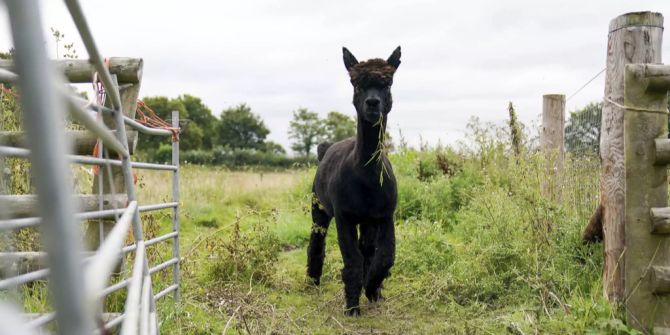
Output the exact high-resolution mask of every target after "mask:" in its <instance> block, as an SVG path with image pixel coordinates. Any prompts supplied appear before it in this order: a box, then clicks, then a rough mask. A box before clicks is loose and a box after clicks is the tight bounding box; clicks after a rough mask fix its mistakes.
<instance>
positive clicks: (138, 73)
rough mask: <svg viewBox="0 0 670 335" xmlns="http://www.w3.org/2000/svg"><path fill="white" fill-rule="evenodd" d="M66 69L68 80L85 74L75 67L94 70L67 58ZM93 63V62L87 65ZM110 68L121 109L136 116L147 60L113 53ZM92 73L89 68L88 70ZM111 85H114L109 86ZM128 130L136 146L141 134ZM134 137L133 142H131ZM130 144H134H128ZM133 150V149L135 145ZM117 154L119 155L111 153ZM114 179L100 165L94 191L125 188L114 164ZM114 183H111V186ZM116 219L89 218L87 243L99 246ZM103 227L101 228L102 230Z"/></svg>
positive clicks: (110, 122) (110, 120) (109, 121)
mask: <svg viewBox="0 0 670 335" xmlns="http://www.w3.org/2000/svg"><path fill="white" fill-rule="evenodd" d="M59 65H60V66H61V67H63V68H64V69H71V70H72V72H73V74H72V75H70V76H69V80H70V81H72V80H77V79H79V77H83V78H82V80H83V79H84V78H85V75H81V76H77V75H76V74H77V73H78V72H76V71H73V69H80V70H79V71H82V72H86V71H93V70H92V69H89V68H88V67H86V64H80V63H78V62H72V61H70V62H64V63H61V64H59ZM88 66H89V67H90V64H89V65H88ZM108 66H109V70H110V73H111V74H112V76H113V78H116V81H117V84H118V85H120V86H122V87H120V88H119V91H120V94H121V104H122V112H123V113H124V114H125V115H127V116H129V117H131V118H133V119H134V118H135V111H136V109H137V97H138V95H139V90H140V85H141V83H142V69H143V67H144V62H143V60H142V59H141V58H116V57H112V58H110V59H109V65H108ZM89 73H90V72H89ZM90 78H92V73H91V76H89V81H90ZM110 89H111V88H110ZM106 105H107V106H108V107H111V103H110V101H109V100H108V101H106ZM104 122H105V123H106V124H107V126H108V127H109V128H110V129H114V128H115V124H114V120H113V118H112V117H106V118H105V120H104ZM126 133H127V134H128V137H129V142H128V143H129V144H131V143H132V144H133V146H135V145H137V138H138V134H137V132H136V131H134V130H130V129H128V130H126ZM131 139H132V141H133V142H130V141H131ZM129 148H131V147H130V146H129ZM133 151H134V149H133ZM110 158H116V157H110ZM111 170H112V173H111V175H112V180H111V181H110V180H108V175H107V172H106V171H104V169H100V170H99V173H98V174H97V175H96V176H95V178H94V180H93V193H94V194H99V195H101V196H102V195H103V194H110V193H112V188H113V191H114V192H115V193H124V192H125V190H126V187H125V180H124V178H123V172H122V169H121V168H120V167H112V168H111ZM110 186H111V187H110ZM114 222H115V221H114V220H101V221H99V222H89V223H88V225H87V229H86V237H85V238H86V245H87V247H88V248H90V249H97V247H98V245H99V243H100V242H99V241H100V240H102V238H103V237H104V235H105V234H106V233H107V232H108V231H110V230H111V229H112V228H113V224H114ZM101 229H102V231H101Z"/></svg>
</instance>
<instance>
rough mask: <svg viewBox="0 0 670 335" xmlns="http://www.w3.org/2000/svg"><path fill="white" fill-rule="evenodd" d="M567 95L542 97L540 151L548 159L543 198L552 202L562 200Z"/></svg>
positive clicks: (542, 190) (546, 95)
mask: <svg viewBox="0 0 670 335" xmlns="http://www.w3.org/2000/svg"><path fill="white" fill-rule="evenodd" d="M564 129H565V95H563V94H545V95H543V96H542V131H541V132H540V150H541V152H542V155H543V156H544V157H545V158H546V159H547V162H546V164H547V165H546V176H547V178H545V179H544V180H542V185H541V192H542V196H543V197H545V198H547V199H551V200H552V201H560V199H561V187H560V186H561V183H560V180H561V178H562V172H563V156H564V147H563V143H564V142H565V132H564Z"/></svg>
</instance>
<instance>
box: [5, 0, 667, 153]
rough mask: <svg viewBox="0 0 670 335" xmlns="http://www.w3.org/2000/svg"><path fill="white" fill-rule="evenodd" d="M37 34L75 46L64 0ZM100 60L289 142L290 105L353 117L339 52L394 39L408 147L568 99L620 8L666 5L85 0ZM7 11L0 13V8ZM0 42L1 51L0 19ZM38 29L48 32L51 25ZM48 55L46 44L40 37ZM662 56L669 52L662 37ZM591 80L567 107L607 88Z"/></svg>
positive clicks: (397, 111)
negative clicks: (245, 118) (249, 113)
mask: <svg viewBox="0 0 670 335" xmlns="http://www.w3.org/2000/svg"><path fill="white" fill-rule="evenodd" d="M42 4H43V6H42V9H43V17H44V21H45V22H44V25H45V29H47V31H48V27H55V28H58V29H59V30H61V31H62V32H64V33H65V35H66V37H65V39H66V40H67V41H74V42H75V46H76V48H77V50H79V52H80V53H82V54H84V48H83V46H82V44H81V43H80V41H79V39H78V35H77V33H76V31H75V28H74V26H73V25H72V23H71V19H70V17H69V15H68V13H67V11H66V10H65V8H64V5H63V3H62V2H60V1H43V2H42ZM82 6H83V8H84V12H85V13H86V17H87V18H88V20H89V23H90V25H91V29H92V31H93V33H94V36H95V38H96V41H97V42H98V46H99V48H100V50H101V51H102V53H103V54H104V55H106V56H139V57H143V58H144V60H145V71H144V81H143V84H142V85H143V88H142V95H167V96H176V95H178V94H182V93H188V94H192V95H195V96H199V97H201V98H202V99H203V100H204V102H205V103H206V104H208V105H209V106H210V107H211V108H212V110H213V111H214V112H215V113H219V112H220V111H221V110H222V109H224V108H226V107H230V106H234V105H237V104H239V103H241V102H246V103H247V104H249V105H250V106H251V107H252V108H253V110H254V111H255V112H256V113H258V114H260V115H261V116H262V117H263V118H264V119H265V121H266V123H267V125H268V126H269V127H270V128H271V130H272V133H271V134H270V138H271V139H272V140H275V141H277V142H280V143H282V144H284V145H285V146H286V145H287V143H288V138H287V134H286V130H287V127H288V122H289V120H290V118H291V112H292V110H294V109H296V108H298V107H301V106H302V107H307V108H310V109H312V110H315V111H318V112H319V113H321V114H323V115H325V114H326V113H327V112H328V111H331V110H339V111H341V112H344V113H347V114H349V115H353V114H354V110H353V107H352V106H351V88H350V84H349V82H348V78H347V74H346V73H345V71H344V67H343V65H342V60H341V51H340V47H341V46H343V45H345V46H347V47H349V49H350V50H351V51H352V52H353V53H354V54H355V55H356V56H357V57H358V59H359V60H363V59H367V58H371V57H383V58H385V57H387V56H388V55H389V54H390V52H391V51H392V50H393V48H395V47H396V46H397V45H402V48H403V58H402V61H403V63H402V65H401V68H400V69H399V70H398V73H397V75H396V80H395V85H394V86H395V87H394V102H395V103H394V110H393V112H392V114H391V116H390V124H391V125H392V126H393V128H394V130H393V131H394V135H396V134H397V130H396V129H397V127H398V126H400V127H401V128H402V130H403V133H404V135H405V137H406V138H407V139H408V140H409V141H410V143H412V144H417V143H418V141H419V135H422V137H423V139H424V140H428V141H431V142H433V143H436V142H437V140H438V139H441V140H442V142H443V143H450V142H454V141H455V140H456V139H458V138H459V137H460V136H462V134H463V132H464V130H465V124H466V122H467V120H468V119H469V118H470V117H471V116H479V117H480V118H481V119H482V120H492V121H500V120H502V119H504V118H506V116H507V113H506V109H505V108H506V106H507V103H508V101H510V100H511V101H513V102H514V103H515V105H516V107H517V111H518V112H519V115H520V118H521V120H522V121H524V122H528V123H529V122H530V121H531V120H533V119H535V118H536V117H537V115H538V114H539V113H540V110H541V108H542V95H543V94H546V93H563V94H566V95H570V94H572V93H573V92H574V91H575V90H577V89H578V88H579V87H580V86H581V85H582V84H583V83H585V82H586V81H587V80H588V79H590V78H591V77H592V76H593V75H594V74H596V73H597V72H599V71H600V70H601V69H602V68H604V66H605V56H606V50H605V48H606V42H607V28H608V25H609V21H610V20H611V19H612V18H614V17H616V16H617V15H620V14H622V13H625V12H629V11H639V10H652V11H659V12H662V13H666V14H667V13H670V2H667V1H658V0H640V1H635V2H632V1H627V0H613V1H591V2H584V1H577V0H570V1H555V2H544V1H530V0H524V1H504V2H501V1H493V0H490V1H480V0H470V1H458V2H454V1H411V2H410V1H380V0H377V1H366V2H360V1H351V0H347V1H338V2H320V1H319V2H317V1H308V0H297V1H281V2H277V1H192V2H188V3H186V2H183V1H174V0H170V1H129V0H123V1H121V0H119V1H113V2H100V1H93V0H89V1H82ZM1 11H4V9H1ZM0 27H3V28H4V29H0V49H7V48H9V47H10V46H11V41H10V35H9V30H8V23H7V15H6V14H4V15H0ZM47 31H45V35H48V32H47ZM47 42H48V43H49V44H50V48H49V50H53V43H52V41H51V39H50V38H48V36H47ZM663 51H664V53H665V54H666V55H667V54H668V53H669V52H670V44H669V43H665V45H664V50H663ZM603 77H604V76H601V77H600V78H598V79H597V80H595V81H594V82H593V83H592V84H591V85H589V86H588V87H587V88H585V89H584V90H583V91H582V92H581V93H580V94H579V95H577V96H575V97H574V98H573V99H571V100H570V101H569V102H568V109H569V110H572V109H575V108H578V107H580V106H583V105H585V104H586V103H588V102H589V101H593V100H598V99H600V98H601V97H602V93H603V80H604V78H603Z"/></svg>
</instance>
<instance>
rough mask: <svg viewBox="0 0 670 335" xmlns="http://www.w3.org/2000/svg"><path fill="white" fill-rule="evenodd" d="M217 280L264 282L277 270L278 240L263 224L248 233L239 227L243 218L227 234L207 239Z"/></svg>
mask: <svg viewBox="0 0 670 335" xmlns="http://www.w3.org/2000/svg"><path fill="white" fill-rule="evenodd" d="M205 248H206V250H207V251H208V252H209V259H210V260H211V268H210V270H209V275H210V276H211V277H212V279H213V280H214V281H221V280H223V281H230V280H243V281H249V280H251V281H252V282H256V283H259V282H265V281H267V280H268V279H269V278H270V277H271V276H272V273H273V272H274V270H275V264H276V261H277V257H278V255H279V251H280V245H279V240H278V239H277V236H276V235H274V234H273V233H272V231H271V230H270V229H269V228H268V226H267V225H265V224H264V223H259V224H254V225H252V228H251V230H250V231H248V232H242V231H241V230H240V218H239V217H238V218H237V220H236V221H235V223H234V225H233V229H232V232H231V233H230V234H228V236H227V237H217V238H213V239H210V240H208V241H207V242H206V246H205Z"/></svg>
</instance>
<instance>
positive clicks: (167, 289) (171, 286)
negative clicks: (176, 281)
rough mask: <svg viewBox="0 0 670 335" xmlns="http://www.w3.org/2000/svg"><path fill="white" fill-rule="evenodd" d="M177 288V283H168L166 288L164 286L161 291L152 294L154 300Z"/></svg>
mask: <svg viewBox="0 0 670 335" xmlns="http://www.w3.org/2000/svg"><path fill="white" fill-rule="evenodd" d="M177 288H178V286H177V285H170V286H168V287H167V288H165V289H164V290H162V291H160V292H158V293H156V295H155V296H154V299H155V300H158V299H160V298H162V297H164V296H166V295H167V294H168V293H170V292H172V291H174V290H176V289H177Z"/></svg>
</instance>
